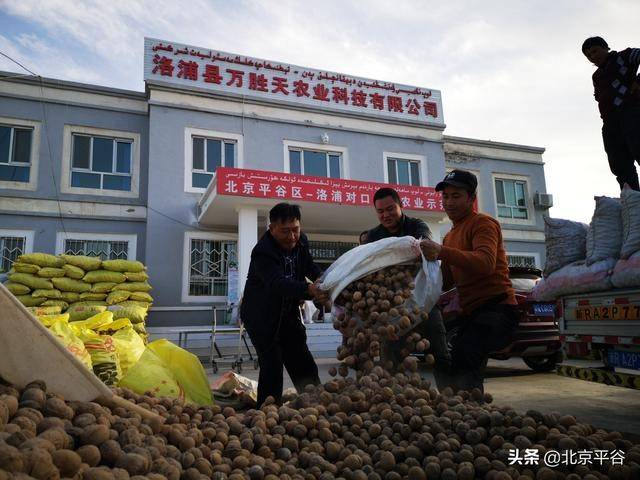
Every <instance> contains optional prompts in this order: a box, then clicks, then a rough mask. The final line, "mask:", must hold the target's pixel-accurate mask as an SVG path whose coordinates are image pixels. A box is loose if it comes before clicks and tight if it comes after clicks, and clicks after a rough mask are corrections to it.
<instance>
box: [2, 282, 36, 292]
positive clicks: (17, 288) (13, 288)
mask: <svg viewBox="0 0 640 480" xmlns="http://www.w3.org/2000/svg"><path fill="white" fill-rule="evenodd" d="M4 286H5V287H7V290H9V291H10V292H11V293H13V294H14V295H27V294H29V293H30V292H31V289H30V288H29V287H27V286H26V285H23V284H21V283H15V282H11V281H9V282H5V283H4Z"/></svg>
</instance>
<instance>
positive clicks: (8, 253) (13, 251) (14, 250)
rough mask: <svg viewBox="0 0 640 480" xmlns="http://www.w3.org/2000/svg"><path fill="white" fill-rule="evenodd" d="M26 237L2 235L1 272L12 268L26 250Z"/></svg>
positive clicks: (0, 242) (0, 247) (0, 245)
mask: <svg viewBox="0 0 640 480" xmlns="http://www.w3.org/2000/svg"><path fill="white" fill-rule="evenodd" d="M26 244H27V238H26V237H18V236H16V237H14V236H0V273H6V272H8V271H9V270H11V266H12V265H13V263H14V262H15V261H16V260H17V258H18V257H19V256H20V255H22V254H23V253H26V252H25V249H26Z"/></svg>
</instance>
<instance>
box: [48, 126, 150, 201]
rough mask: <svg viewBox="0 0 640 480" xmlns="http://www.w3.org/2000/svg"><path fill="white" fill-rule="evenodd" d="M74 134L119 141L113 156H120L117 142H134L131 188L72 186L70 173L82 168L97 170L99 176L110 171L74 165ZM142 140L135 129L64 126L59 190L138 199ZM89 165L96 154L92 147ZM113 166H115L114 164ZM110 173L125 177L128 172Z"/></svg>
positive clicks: (87, 171)
mask: <svg viewBox="0 0 640 480" xmlns="http://www.w3.org/2000/svg"><path fill="white" fill-rule="evenodd" d="M74 134H77V135H83V136H90V137H92V138H93V137H101V138H108V139H111V140H113V141H114V142H116V145H115V146H116V148H114V153H113V155H114V157H113V158H114V159H115V158H116V155H117V142H118V141H119V140H122V141H130V142H131V173H130V176H131V190H130V191H127V190H111V189H106V188H87V187H72V186H71V174H72V172H73V171H79V172H84V173H89V172H91V173H95V174H99V175H105V174H108V173H107V172H94V171H92V170H86V169H78V168H74V167H73V143H74V142H73V138H74ZM140 139H141V136H140V134H139V133H136V132H128V131H122V130H108V129H104V128H97V127H88V126H79V125H69V124H67V125H65V126H64V140H63V145H62V177H61V179H60V191H61V192H62V193H73V194H80V195H94V196H108V197H122V198H138V197H139V196H140V148H141V145H140ZM91 146H93V140H91ZM89 152H90V153H89V162H90V163H89V167H91V157H93V148H91V147H90V150H89ZM112 166H113V165H112ZM110 175H119V176H125V175H126V174H117V173H111V174H110Z"/></svg>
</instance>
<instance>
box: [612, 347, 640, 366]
mask: <svg viewBox="0 0 640 480" xmlns="http://www.w3.org/2000/svg"><path fill="white" fill-rule="evenodd" d="M607 363H608V364H609V365H611V366H612V367H619V368H629V369H631V370H640V354H638V353H636V352H625V351H623V350H609V351H608V352H607Z"/></svg>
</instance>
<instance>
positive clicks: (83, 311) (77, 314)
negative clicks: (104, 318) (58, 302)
mask: <svg viewBox="0 0 640 480" xmlns="http://www.w3.org/2000/svg"><path fill="white" fill-rule="evenodd" d="M106 309H107V307H106V306H102V305H75V304H74V305H70V306H69V308H68V309H67V313H68V314H69V321H70V322H78V321H82V320H86V319H87V318H90V317H93V316H94V315H97V314H98V313H102V312H104V311H105V310H106Z"/></svg>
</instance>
